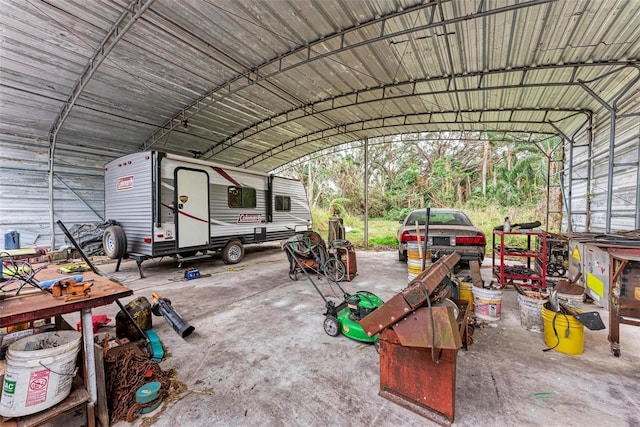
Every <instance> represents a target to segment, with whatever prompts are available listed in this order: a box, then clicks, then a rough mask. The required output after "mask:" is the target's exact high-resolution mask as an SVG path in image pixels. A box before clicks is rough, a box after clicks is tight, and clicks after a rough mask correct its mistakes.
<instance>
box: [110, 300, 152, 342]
mask: <svg viewBox="0 0 640 427" xmlns="http://www.w3.org/2000/svg"><path fill="white" fill-rule="evenodd" d="M124 308H125V309H127V311H128V312H129V314H131V317H133V320H135V322H136V323H137V324H138V326H139V327H140V329H142V330H143V331H146V330H147V329H151V328H152V327H153V326H152V324H151V303H149V300H148V299H146V298H145V297H138V298H136V299H134V300H133V301H131V302H129V303H128V304H127V305H125V306H124ZM116 337H118V338H128V339H130V340H131V341H137V340H140V339H142V338H143V337H141V336H140V334H139V333H138V330H137V329H136V327H135V326H134V325H132V324H131V322H130V321H129V318H128V317H127V315H126V314H125V313H123V312H122V310H120V311H119V312H118V314H116Z"/></svg>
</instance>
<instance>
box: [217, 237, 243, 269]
mask: <svg viewBox="0 0 640 427" xmlns="http://www.w3.org/2000/svg"><path fill="white" fill-rule="evenodd" d="M242 258H244V246H243V245H242V242H240V240H231V241H230V242H229V243H227V245H226V246H225V247H224V249H222V261H223V262H224V263H225V264H237V263H239V262H240V261H242Z"/></svg>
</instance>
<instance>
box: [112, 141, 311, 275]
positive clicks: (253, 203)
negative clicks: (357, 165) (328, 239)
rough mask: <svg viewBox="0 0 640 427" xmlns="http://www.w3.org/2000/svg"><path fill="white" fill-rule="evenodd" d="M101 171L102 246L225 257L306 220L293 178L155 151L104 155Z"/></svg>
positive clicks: (125, 252)
mask: <svg viewBox="0 0 640 427" xmlns="http://www.w3.org/2000/svg"><path fill="white" fill-rule="evenodd" d="M104 175H105V177H104V178H105V218H106V220H107V221H113V222H114V223H115V225H112V226H109V227H108V228H106V229H105V232H104V237H103V243H104V249H105V253H106V254H107V255H108V256H109V257H110V258H113V259H122V258H126V257H131V258H134V259H136V261H138V266H139V265H140V263H141V262H142V260H144V259H146V258H153V257H160V256H174V255H175V256H178V257H180V258H188V257H193V256H195V255H196V254H198V253H201V254H203V255H206V254H209V253H210V251H215V252H217V251H222V259H223V261H224V262H225V263H227V264H235V263H237V262H239V261H240V260H241V259H242V257H243V256H244V245H245V244H249V243H259V242H267V241H274V240H284V239H287V238H289V237H291V236H293V235H294V234H295V233H296V232H303V231H307V230H309V229H310V228H311V212H310V210H309V203H308V201H307V197H306V192H305V189H304V186H303V185H302V183H301V182H300V181H298V180H294V179H288V178H282V177H277V176H273V175H268V174H264V173H259V172H252V171H249V170H244V169H239V168H234V167H230V166H224V165H219V164H214V163H211V162H207V161H203V160H198V159H191V158H188V157H181V156H176V155H172V154H167V153H162V152H158V151H146V152H140V153H134V154H130V155H127V156H124V157H121V158H119V159H116V160H113V161H112V162H109V163H108V164H107V165H106V166H105V168H104Z"/></svg>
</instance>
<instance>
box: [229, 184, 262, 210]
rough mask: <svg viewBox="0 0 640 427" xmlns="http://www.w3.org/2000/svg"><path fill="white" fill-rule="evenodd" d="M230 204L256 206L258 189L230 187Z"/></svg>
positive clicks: (230, 205)
mask: <svg viewBox="0 0 640 427" xmlns="http://www.w3.org/2000/svg"><path fill="white" fill-rule="evenodd" d="M227 194H228V197H227V200H228V204H229V207H230V208H255V207H256V189H255V188H248V187H228V193H227Z"/></svg>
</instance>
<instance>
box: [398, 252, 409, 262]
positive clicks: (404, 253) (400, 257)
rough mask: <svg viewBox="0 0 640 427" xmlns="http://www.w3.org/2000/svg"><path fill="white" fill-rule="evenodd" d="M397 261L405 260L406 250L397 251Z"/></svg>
mask: <svg viewBox="0 0 640 427" xmlns="http://www.w3.org/2000/svg"><path fill="white" fill-rule="evenodd" d="M398 261H400V262H407V252H406V251H398Z"/></svg>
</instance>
